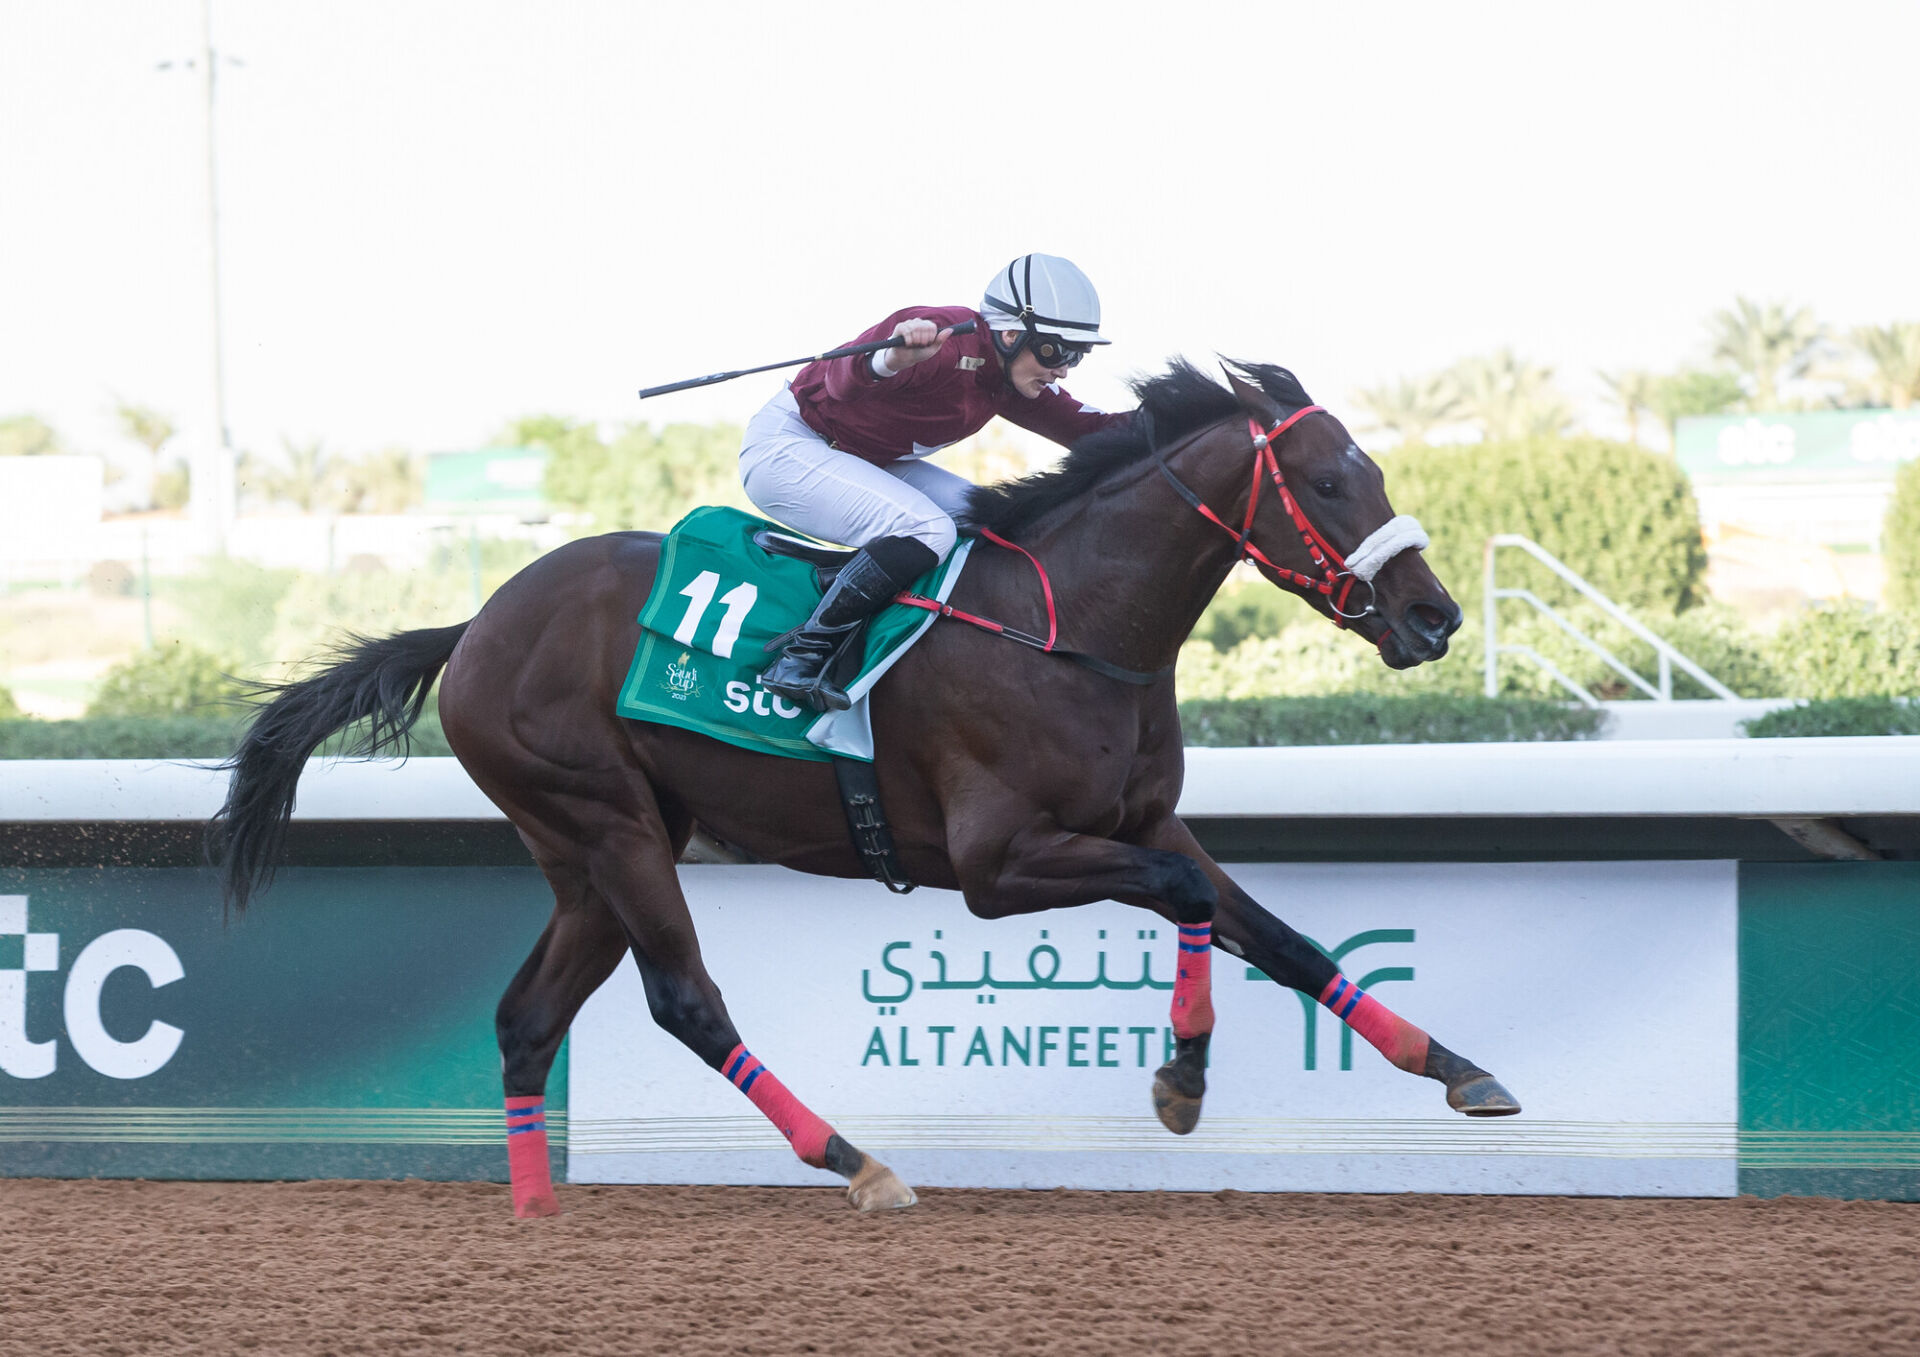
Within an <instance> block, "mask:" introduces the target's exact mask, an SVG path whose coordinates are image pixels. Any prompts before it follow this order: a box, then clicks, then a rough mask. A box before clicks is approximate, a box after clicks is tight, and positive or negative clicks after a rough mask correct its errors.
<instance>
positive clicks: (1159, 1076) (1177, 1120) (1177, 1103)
mask: <svg viewBox="0 0 1920 1357" xmlns="http://www.w3.org/2000/svg"><path fill="white" fill-rule="evenodd" d="M1188 1073H1189V1072H1188V1071H1187V1070H1184V1069H1181V1068H1179V1067H1177V1066H1174V1065H1162V1066H1161V1067H1160V1068H1159V1070H1158V1071H1156V1072H1155V1074H1154V1076H1153V1111H1154V1114H1155V1115H1156V1116H1158V1117H1159V1118H1160V1124H1161V1125H1162V1126H1164V1127H1166V1128H1167V1129H1168V1130H1169V1131H1171V1132H1173V1133H1174V1134H1175V1135H1177V1136H1184V1135H1186V1134H1188V1133H1189V1132H1190V1131H1192V1130H1193V1128H1194V1127H1196V1126H1198V1125H1199V1124H1200V1099H1201V1096H1202V1095H1203V1094H1205V1093H1206V1091H1207V1086H1206V1082H1205V1080H1204V1079H1203V1080H1202V1081H1201V1082H1200V1087H1199V1088H1198V1089H1194V1088H1192V1087H1191V1085H1192V1082H1193V1081H1192V1080H1191V1079H1188V1078H1186V1077H1184V1076H1186V1075H1187V1074H1188ZM1182 1084H1185V1085H1187V1086H1188V1087H1186V1088H1182V1087H1181V1085H1182Z"/></svg>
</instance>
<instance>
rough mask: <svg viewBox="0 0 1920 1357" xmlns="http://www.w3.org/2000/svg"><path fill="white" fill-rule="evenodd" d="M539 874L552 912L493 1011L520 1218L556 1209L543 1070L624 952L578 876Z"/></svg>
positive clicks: (621, 935)
mask: <svg viewBox="0 0 1920 1357" xmlns="http://www.w3.org/2000/svg"><path fill="white" fill-rule="evenodd" d="M547 879H548V881H549V882H550V883H551V884H552V885H553V893H554V901H555V904H554V910H553V917H552V918H551V919H549V920H548V921H547V926H546V928H545V930H544V931H542V932H541V934H540V940H539V941H538V942H536V943H535V944H534V945H533V951H532V953H531V954H530V955H529V956H528V957H527V959H526V961H525V962H523V963H522V964H521V966H520V970H519V971H518V972H517V973H516V974H515V975H514V977H513V981H512V983H510V984H509V985H508V986H507V992H506V993H505V994H503V995H502V996H501V997H500V1006H499V1008H498V1009H497V1010H496V1011H495V1014H494V1032H495V1035H496V1036H497V1037H498V1038H499V1041H500V1075H501V1081H502V1083H503V1084H504V1086H505V1089H506V1099H507V1165H508V1172H509V1175H510V1177H511V1178H512V1182H513V1213H514V1215H516V1216H522V1217H531V1216H552V1215H558V1214H559V1212H560V1203H559V1202H558V1200H556V1199H555V1197H554V1194H553V1176H552V1170H551V1168H550V1164H549V1160H548V1158H547V1130H546V1089H547V1074H548V1072H549V1071H550V1070H552V1068H553V1058H554V1056H555V1055H556V1054H557V1053H558V1052H559V1050H560V1042H561V1039H562V1038H563V1037H565V1036H566V1034H567V1028H568V1027H570V1026H571V1025H572V1023H573V1018H574V1015H575V1014H576V1013H578V1012H579V1011H580V1005H581V1004H583V1003H585V1002H586V1001H587V998H588V996H590V995H591V994H592V993H593V992H594V991H595V990H596V989H598V988H600V985H601V984H602V982H604V981H605V980H606V978H607V977H608V976H609V975H611V974H613V968H614V967H615V966H617V965H619V964H620V958H621V957H623V956H625V955H626V951H627V935H626V933H625V932H623V931H622V929H621V927H620V921H619V920H618V919H617V918H615V917H614V914H613V911H612V910H611V909H609V908H608V907H607V903H606V901H604V900H602V899H600V898H599V897H598V896H597V895H595V894H593V893H592V892H591V891H590V890H588V889H587V886H586V882H585V879H584V878H583V877H581V876H580V875H579V874H577V873H571V872H568V871H567V870H565V869H564V868H559V867H552V868H549V869H548V872H547Z"/></svg>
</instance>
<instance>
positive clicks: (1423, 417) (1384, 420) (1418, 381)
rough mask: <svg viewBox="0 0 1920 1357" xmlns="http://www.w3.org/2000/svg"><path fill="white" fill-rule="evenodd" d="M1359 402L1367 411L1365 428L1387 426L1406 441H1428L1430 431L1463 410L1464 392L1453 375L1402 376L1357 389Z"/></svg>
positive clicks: (1355, 399) (1356, 402)
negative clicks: (1462, 393)
mask: <svg viewBox="0 0 1920 1357" xmlns="http://www.w3.org/2000/svg"><path fill="white" fill-rule="evenodd" d="M1353 399H1354V402H1355V404H1357V405H1359V407H1360V408H1361V409H1362V410H1365V411H1366V412H1367V416H1368V421H1369V422H1368V423H1367V424H1365V425H1363V426H1362V427H1363V428H1371V429H1385V430H1387V431H1388V432H1390V433H1394V434H1397V435H1399V438H1400V441H1401V442H1402V443H1420V442H1424V441H1425V440H1426V438H1427V436H1428V435H1429V434H1431V433H1432V432H1433V431H1434V430H1435V429H1437V428H1439V427H1440V426H1441V425H1442V424H1445V423H1446V422H1447V421H1448V420H1451V419H1454V418H1456V417H1457V416H1458V415H1459V413H1460V393H1459V392H1458V391H1457V390H1456V389H1455V387H1454V383H1453V377H1452V376H1451V375H1450V374H1448V373H1444V372H1442V373H1439V374H1437V375H1435V376H1431V377H1402V378H1400V379H1399V380H1398V381H1394V382H1388V383H1385V384H1383V385H1380V386H1375V387H1368V388H1365V389H1363V390H1360V391H1356V392H1354V393H1353Z"/></svg>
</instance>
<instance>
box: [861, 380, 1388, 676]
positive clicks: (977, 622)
mask: <svg viewBox="0 0 1920 1357" xmlns="http://www.w3.org/2000/svg"><path fill="white" fill-rule="evenodd" d="M1315 413H1319V414H1325V413H1326V410H1325V409H1324V407H1322V406H1318V405H1309V406H1307V407H1306V408H1305V409H1301V410H1295V411H1294V412H1293V413H1292V414H1291V415H1288V416H1287V417H1286V418H1285V419H1283V420H1281V421H1280V422H1279V423H1277V424H1275V425H1274V426H1273V427H1272V428H1271V429H1262V428H1261V427H1260V423H1259V421H1258V420H1255V419H1251V418H1250V419H1248V420H1247V429H1248V432H1250V433H1251V434H1252V435H1253V486H1252V489H1251V490H1250V491H1249V492H1248V494H1247V519H1246V522H1245V523H1244V524H1243V525H1242V526H1241V528H1240V530H1239V531H1238V532H1235V531H1234V530H1233V529H1232V528H1231V527H1229V526H1228V525H1227V524H1226V523H1225V522H1224V521H1223V520H1222V519H1221V517H1220V515H1218V514H1216V513H1215V512H1214V511H1213V510H1212V509H1210V508H1208V507H1207V505H1206V503H1205V502H1204V501H1203V500H1202V499H1201V498H1200V496H1198V495H1196V494H1195V493H1194V492H1193V491H1192V490H1190V489H1188V488H1187V485H1186V483H1185V482H1183V481H1182V480H1181V479H1180V478H1179V477H1178V476H1176V475H1174V474H1173V471H1172V469H1171V468H1170V467H1168V466H1167V462H1166V458H1165V457H1160V458H1157V459H1156V464H1157V465H1158V466H1159V468H1160V474H1161V475H1162V476H1164V477H1166V478H1167V483H1168V484H1169V485H1171V486H1172V487H1173V488H1174V490H1175V491H1176V492H1177V493H1178V494H1179V496H1180V498H1182V499H1184V500H1185V501H1186V502H1187V503H1188V504H1190V505H1192V506H1193V507H1194V508H1195V509H1197V510H1199V512H1200V515H1201V517H1203V518H1205V519H1206V520H1207V521H1208V522H1210V523H1212V524H1214V525H1215V526H1216V527H1218V528H1219V529H1220V530H1221V531H1222V532H1225V533H1227V534H1228V535H1230V536H1231V537H1232V538H1233V539H1234V541H1235V543H1236V544H1237V545H1238V546H1239V548H1240V559H1241V560H1243V561H1246V560H1252V561H1258V562H1259V563H1260V564H1261V565H1263V566H1265V567H1266V568H1267V569H1268V570H1270V571H1272V572H1273V573H1274V574H1275V575H1276V576H1278V577H1279V578H1280V579H1281V580H1283V581H1285V582H1286V583H1288V584H1292V585H1294V586H1296V587H1298V588H1300V589H1303V590H1309V591H1312V592H1314V593H1318V594H1320V595H1322V596H1324V597H1325V598H1326V599H1327V601H1328V602H1329V603H1330V604H1331V605H1332V607H1333V620H1334V625H1335V626H1339V627H1345V626H1346V625H1347V623H1348V622H1351V621H1354V620H1356V619H1358V618H1361V617H1365V616H1366V615H1367V614H1368V613H1370V612H1372V611H1373V604H1372V602H1371V601H1369V602H1368V604H1367V606H1366V607H1365V608H1364V609H1362V610H1361V611H1360V612H1357V613H1349V612H1348V611H1346V607H1347V598H1348V596H1349V595H1350V594H1351V593H1352V592H1353V582H1354V580H1355V579H1356V578H1358V577H1357V576H1356V575H1355V574H1354V573H1353V572H1352V571H1351V570H1349V569H1347V560H1346V557H1344V556H1342V555H1341V554H1340V552H1339V551H1338V550H1337V549H1336V548H1335V547H1334V545H1333V543H1331V542H1329V541H1328V540H1327V539H1326V536H1325V535H1324V534H1323V533H1322V532H1321V531H1320V530H1319V529H1318V528H1316V527H1314V526H1313V522H1312V520H1311V519H1309V518H1308V517H1307V515H1306V511H1305V510H1303V509H1301V507H1300V503H1299V501H1298V500H1296V499H1295V498H1294V497H1293V492H1292V491H1291V490H1289V489H1288V488H1287V478H1286V477H1285V476H1283V475H1281V474H1280V459H1279V458H1278V457H1277V456H1275V455H1274V451H1273V445H1274V442H1275V440H1277V439H1278V438H1279V437H1280V435H1281V434H1283V433H1285V432H1286V431H1287V430H1288V429H1291V428H1292V427H1293V426H1294V425H1295V424H1298V423H1299V422H1300V421H1301V420H1303V419H1305V418H1306V417H1307V416H1308V415H1311V414H1315ZM1263 470H1264V471H1265V472H1266V474H1267V479H1269V480H1271V481H1272V482H1273V484H1274V489H1275V490H1276V491H1277V492H1278V493H1279V495H1280V503H1281V504H1282V505H1284V506H1285V508H1286V511H1287V517H1289V518H1291V519H1292V520H1293V526H1294V527H1295V528H1296V529H1297V530H1298V531H1299V533H1300V540H1301V542H1303V543H1304V544H1305V545H1306V548H1307V555H1308V556H1310V557H1311V558H1312V559H1313V563H1314V564H1315V565H1316V566H1318V567H1319V568H1320V572H1321V577H1320V578H1318V579H1315V578H1313V577H1312V576H1309V575H1307V574H1304V573H1302V572H1301V571H1298V570H1291V569H1288V568H1287V567H1286V566H1284V565H1276V564H1274V562H1273V561H1271V560H1269V559H1268V558H1267V554H1266V553H1265V552H1263V551H1261V550H1260V548H1259V547H1257V546H1255V545H1254V544H1253V517H1254V513H1255V512H1256V511H1257V510H1258V509H1259V507H1260V479H1261V477H1260V473H1261V472H1262V471H1263ZM979 535H980V536H981V537H984V538H985V539H986V540H987V541H989V542H992V543H993V544H994V545H995V546H999V547H1005V548H1006V549H1007V550H1009V551H1017V552H1019V553H1020V554H1021V555H1022V556H1025V557H1026V558H1027V560H1028V561H1029V562H1030V563H1031V564H1032V565H1033V568H1034V571H1035V573H1036V574H1038V575H1039V576H1040V593H1041V595H1042V596H1043V597H1044V598H1045V599H1046V604H1047V635H1046V639H1045V640H1042V639H1041V638H1040V637H1038V636H1034V635H1031V634H1030V633H1028V632H1024V631H1017V630H1015V629H1014V628H1012V627H1009V626H1008V625H1007V624H1006V623H1004V622H996V621H994V620H993V619H992V618H990V617H978V616H975V615H974V614H973V613H969V612H962V611H961V610H960V609H958V608H956V607H954V606H953V605H952V604H951V603H942V602H940V601H939V600H938V599H932V598H927V597H926V596H925V595H923V594H915V593H909V592H907V591H906V590H902V591H901V592H900V593H898V594H896V595H895V596H894V600H893V601H894V602H895V603H904V604H906V605H907V606H908V607H910V608H921V609H924V610H925V611H927V612H930V613H934V614H936V615H938V616H940V617H947V618H952V619H953V620H954V621H956V622H965V623H967V624H968V625H969V626H974V627H979V628H980V629H981V630H983V631H990V632H992V633H994V635H996V636H1004V637H1006V638H1007V639H1008V640H1010V641H1018V642H1019V643H1020V644H1021V645H1025V646H1031V647H1033V648H1034V649H1035V650H1044V651H1046V652H1047V653H1048V654H1050V655H1060V656H1063V657H1065V658H1067V659H1070V660H1073V661H1075V662H1076V663H1078V664H1082V665H1085V666H1086V667H1087V668H1089V669H1091V670H1093V671H1094V672H1095V673H1099V674H1105V675H1106V676H1107V677H1109V678H1116V679H1119V680H1121V681H1122V682H1125V683H1137V684H1147V683H1152V682H1153V681H1154V680H1156V679H1157V678H1159V677H1160V674H1158V673H1156V674H1149V673H1144V672H1142V671H1140V670H1136V669H1123V668H1121V667H1120V666H1119V665H1115V664H1109V663H1108V662H1107V661H1105V660H1102V659H1098V658H1096V657H1094V656H1092V655H1086V654H1082V653H1080V652H1079V651H1074V650H1059V649H1057V648H1056V645H1055V643H1056V642H1057V640H1058V639H1059V636H1060V622H1059V618H1058V617H1057V616H1056V614H1055V611H1054V604H1053V581H1052V580H1050V579H1048V578H1047V568H1046V567H1045V566H1044V565H1042V564H1040V558H1039V557H1037V556H1035V555H1034V554H1033V553H1032V552H1031V551H1028V550H1027V549H1026V548H1025V547H1023V546H1021V545H1020V544H1019V543H1018V542H1009V541H1008V540H1007V539H1006V538H1004V537H1002V536H1001V535H1000V534H999V533H997V532H994V531H992V530H991V529H988V528H982V529H980V531H979ZM1368 588H1369V590H1371V588H1372V585H1371V584H1369V585H1368ZM1335 589H1338V590H1339V591H1340V596H1339V597H1338V598H1335V597H1334V590H1335ZM1164 672H1166V671H1164V670H1162V671H1161V673H1164Z"/></svg>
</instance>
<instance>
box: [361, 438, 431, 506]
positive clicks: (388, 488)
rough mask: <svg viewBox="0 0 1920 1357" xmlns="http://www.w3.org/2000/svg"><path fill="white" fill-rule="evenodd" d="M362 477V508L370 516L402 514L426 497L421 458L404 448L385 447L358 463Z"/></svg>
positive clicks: (424, 476)
mask: <svg viewBox="0 0 1920 1357" xmlns="http://www.w3.org/2000/svg"><path fill="white" fill-rule="evenodd" d="M357 465H358V467H359V470H360V474H361V486H362V489H361V494H360V508H361V510H362V512H365V513H370V514H402V513H405V512H406V511H407V510H409V509H411V508H413V507H414V506H415V505H416V504H418V503H420V501H421V499H422V497H423V496H424V495H425V494H426V475H425V472H424V470H423V469H422V467H421V465H420V459H419V458H417V457H415V456H414V455H413V454H412V453H411V452H408V451H407V450H406V449H405V448H382V449H381V450H380V451H379V452H376V453H373V454H372V455H370V456H368V457H364V458H362V459H361V460H360V462H359V463H358V464H357Z"/></svg>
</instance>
